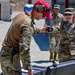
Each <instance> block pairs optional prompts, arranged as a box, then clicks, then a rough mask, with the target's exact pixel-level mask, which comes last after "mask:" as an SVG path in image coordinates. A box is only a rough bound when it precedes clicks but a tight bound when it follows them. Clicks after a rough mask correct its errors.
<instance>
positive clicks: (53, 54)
mask: <svg viewBox="0 0 75 75" xmlns="http://www.w3.org/2000/svg"><path fill="white" fill-rule="evenodd" d="M58 50H59V44H57V45H56V39H55V37H52V38H51V40H50V60H57V61H58Z"/></svg>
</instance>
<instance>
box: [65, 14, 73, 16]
mask: <svg viewBox="0 0 75 75" xmlns="http://www.w3.org/2000/svg"><path fill="white" fill-rule="evenodd" d="M64 15H65V16H71V15H72V14H64Z"/></svg>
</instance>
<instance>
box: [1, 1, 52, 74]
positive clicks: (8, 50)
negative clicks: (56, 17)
mask: <svg viewBox="0 0 75 75" xmlns="http://www.w3.org/2000/svg"><path fill="white" fill-rule="evenodd" d="M44 16H45V17H46V18H47V19H51V18H52V16H51V14H50V5H49V4H48V3H47V2H46V1H45V0H38V1H37V2H35V4H34V8H33V9H32V11H31V12H30V13H28V12H26V13H25V12H23V13H20V14H18V15H17V16H16V17H15V18H14V19H13V21H12V24H11V26H10V27H9V29H8V32H7V34H6V36H5V38H4V41H3V43H2V49H1V52H0V53H1V54H0V55H1V56H0V57H1V68H2V72H3V75H22V73H21V65H20V59H21V60H22V64H23V67H24V69H26V70H28V75H33V72H32V67H31V58H30V42H31V36H32V34H38V33H39V32H40V31H41V32H43V31H45V30H46V28H47V27H48V26H45V27H43V28H41V29H38V28H36V27H35V26H34V25H33V24H34V19H37V20H39V19H42V18H44Z"/></svg>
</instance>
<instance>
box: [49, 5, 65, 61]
mask: <svg viewBox="0 0 75 75" xmlns="http://www.w3.org/2000/svg"><path fill="white" fill-rule="evenodd" d="M59 10H60V5H57V4H56V5H54V12H53V13H52V16H53V19H52V26H59V25H60V23H61V22H62V21H63V20H65V18H64V16H63V15H62V14H61V13H59ZM59 42H60V34H59V33H57V34H55V33H50V60H51V61H52V60H56V61H58V50H59Z"/></svg>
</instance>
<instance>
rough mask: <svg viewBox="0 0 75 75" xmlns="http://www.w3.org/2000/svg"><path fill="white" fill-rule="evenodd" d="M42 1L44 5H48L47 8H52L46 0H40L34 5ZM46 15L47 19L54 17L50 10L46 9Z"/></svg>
mask: <svg viewBox="0 0 75 75" xmlns="http://www.w3.org/2000/svg"><path fill="white" fill-rule="evenodd" d="M40 3H41V4H42V5H44V6H45V7H46V9H50V8H51V6H50V5H49V4H48V3H47V2H46V1H45V0H38V1H37V2H35V3H34V6H36V5H40ZM44 15H45V16H46V18H47V19H52V18H53V17H52V14H51V12H50V11H45V12H44Z"/></svg>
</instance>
